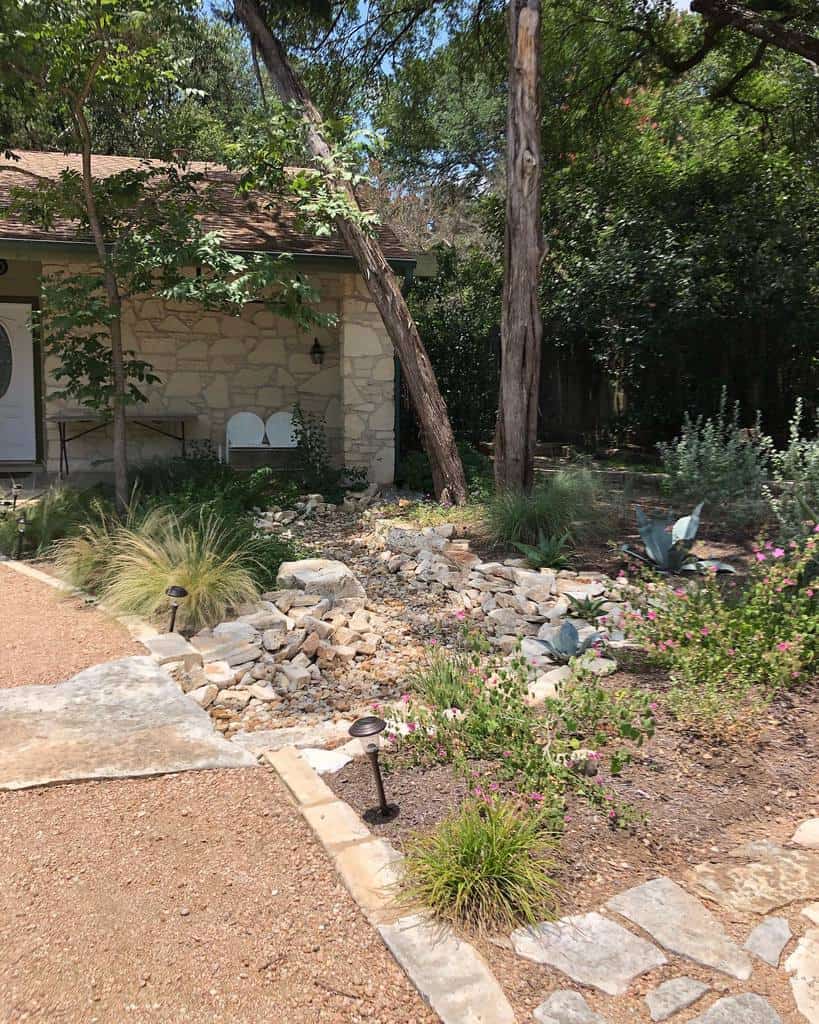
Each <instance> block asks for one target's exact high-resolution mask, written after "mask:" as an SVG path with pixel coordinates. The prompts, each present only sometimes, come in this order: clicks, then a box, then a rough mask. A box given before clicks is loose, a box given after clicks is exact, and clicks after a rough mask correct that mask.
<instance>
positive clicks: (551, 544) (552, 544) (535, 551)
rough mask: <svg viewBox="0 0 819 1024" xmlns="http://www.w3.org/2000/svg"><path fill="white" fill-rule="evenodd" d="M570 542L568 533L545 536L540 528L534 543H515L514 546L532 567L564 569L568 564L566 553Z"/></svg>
mask: <svg viewBox="0 0 819 1024" xmlns="http://www.w3.org/2000/svg"><path fill="white" fill-rule="evenodd" d="M570 543H571V536H570V535H569V534H568V533H564V534H563V535H562V536H561V537H557V536H548V537H547V536H546V535H545V534H544V533H543V531H542V530H541V531H540V533H539V534H538V537H537V544H536V545H532V544H521V543H517V544H516V545H515V547H516V548H517V549H518V551H520V553H521V554H522V555H523V556H524V557H525V558H526V561H527V562H528V563H529V565H530V566H531V567H532V568H533V569H566V568H567V567H568V566H569V564H570V560H569V556H568V555H567V554H566V550H567V548H568V547H569V545H570Z"/></svg>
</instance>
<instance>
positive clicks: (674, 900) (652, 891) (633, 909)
mask: <svg viewBox="0 0 819 1024" xmlns="http://www.w3.org/2000/svg"><path fill="white" fill-rule="evenodd" d="M606 908H607V909H608V910H613V911H615V913H618V914H620V915H621V916H622V917H625V918H626V919H627V920H629V921H631V922H632V924H636V925H638V926H639V927H640V928H642V929H643V931H645V932H648V934H649V935H650V936H651V937H652V938H653V939H654V940H655V941H656V942H658V943H659V944H660V945H661V946H663V947H664V948H665V949H668V950H670V951H671V952H672V953H677V954H678V955H679V956H684V957H688V959H689V960H693V961H694V962H695V963H698V964H702V966H704V967H713V968H714V969H715V970H718V971H722V972H723V974H730V975H731V977H733V978H738V979H739V980H740V981H745V980H747V979H748V978H750V976H751V958H750V957H749V956H748V954H747V953H744V952H743V951H742V950H741V949H740V948H739V946H737V945H736V943H734V942H732V941H731V939H729V938H728V936H727V935H726V934H725V931H724V929H723V927H722V925H721V924H720V922H719V921H718V920H717V919H716V918H715V917H714V915H713V914H712V913H711V912H710V911H709V910H706V908H705V907H704V906H703V905H702V903H700V901H699V900H698V899H696V897H694V896H692V895H691V894H690V893H687V892H686V891H685V889H683V888H682V886H679V885H677V883H676V882H674V881H672V880H671V879H670V878H653V879H652V880H651V881H650V882H645V883H644V884H643V885H637V886H635V887H634V888H633V889H628V890H627V891H626V892H621V893H620V894H619V895H617V896H615V897H614V898H613V899H610V900H609V901H608V903H607V904H606Z"/></svg>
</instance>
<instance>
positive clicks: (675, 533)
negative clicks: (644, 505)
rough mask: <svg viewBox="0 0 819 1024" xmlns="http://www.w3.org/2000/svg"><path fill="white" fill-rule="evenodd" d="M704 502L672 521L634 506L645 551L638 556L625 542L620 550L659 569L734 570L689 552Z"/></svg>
mask: <svg viewBox="0 0 819 1024" xmlns="http://www.w3.org/2000/svg"><path fill="white" fill-rule="evenodd" d="M704 504H705V502H702V501H701V502H700V503H699V505H697V507H696V508H695V509H694V511H693V512H692V513H691V515H690V516H683V517H682V519H677V520H676V522H675V521H674V519H673V518H668V517H663V518H660V519H649V518H648V516H647V515H646V514H645V512H643V510H642V509H641V508H640V506H639V505H637V506H636V513H637V529H638V530H639V531H640V536H641V537H642V538H643V544H644V545H645V554H644V555H641V554H640V552H639V551H635V550H634V549H633V548H630V547H629V546H628V545H627V544H624V545H623V548H622V550H623V551H625V553H626V554H628V555H633V557H634V558H639V559H640V561H642V562H648V563H649V565H653V566H654V568H655V569H659V571H660V572H708V571H709V570H710V571H712V572H713V571H716V572H734V571H735V570H734V568H733V567H732V566H730V565H728V563H727V562H720V561H717V560H716V559H714V558H697V556H696V555H694V554H692V553H691V548H692V546H693V544H694V541H695V540H696V539H697V530H698V529H699V528H700V514H701V512H702V506H703V505H704Z"/></svg>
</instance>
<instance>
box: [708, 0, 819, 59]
mask: <svg viewBox="0 0 819 1024" xmlns="http://www.w3.org/2000/svg"><path fill="white" fill-rule="evenodd" d="M691 10H692V11H694V12H695V13H696V14H701V15H702V16H703V18H705V19H706V20H707V21H708V22H710V23H711V24H712V25H715V26H717V27H719V28H735V29H737V30H738V31H740V32H744V33H745V34H746V35H749V36H753V38H754V39H759V40H760V42H763V43H770V44H771V46H777V47H778V48H779V49H780V50H788V51H790V52H791V53H796V54H798V55H799V56H800V57H804V58H805V59H806V60H809V61H811V63H813V64H819V38H817V37H816V36H812V35H809V34H808V33H807V32H802V31H800V30H798V29H793V28H787V27H786V26H785V25H782V24H781V23H779V22H776V21H773V20H771V19H770V18H763V17H762V16H761V15H759V14H757V13H756V12H755V11H750V10H748V9H747V8H745V7H740V6H739V4H736V3H732V2H731V0H691Z"/></svg>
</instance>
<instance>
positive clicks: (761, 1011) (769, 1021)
mask: <svg viewBox="0 0 819 1024" xmlns="http://www.w3.org/2000/svg"><path fill="white" fill-rule="evenodd" d="M688 1024H782V1018H781V1017H780V1016H779V1014H778V1013H777V1012H776V1010H774V1008H773V1007H772V1006H771V1004H770V1003H769V1002H768V1001H767V999H763V998H762V996H758V995H756V994H755V993H753V992H746V993H745V994H744V995H741V996H726V997H725V998H724V999H718V1000H717V1001H716V1002H715V1003H714V1005H713V1006H711V1007H710V1008H709V1009H707V1010H706V1011H705V1013H703V1014H700V1016H699V1017H694V1018H693V1019H692V1020H690V1021H689V1022H688Z"/></svg>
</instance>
